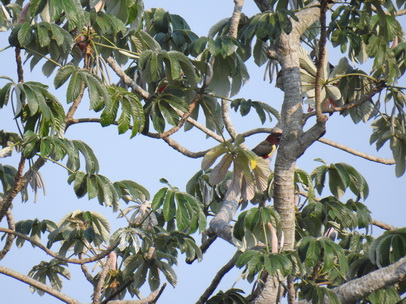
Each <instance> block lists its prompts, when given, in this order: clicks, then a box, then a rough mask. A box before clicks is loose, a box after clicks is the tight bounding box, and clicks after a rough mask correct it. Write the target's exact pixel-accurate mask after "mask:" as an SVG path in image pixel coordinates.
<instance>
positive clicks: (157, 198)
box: [151, 187, 169, 210]
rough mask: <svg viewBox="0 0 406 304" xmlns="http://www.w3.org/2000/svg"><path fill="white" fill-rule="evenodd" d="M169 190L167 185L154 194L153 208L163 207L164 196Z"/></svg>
mask: <svg viewBox="0 0 406 304" xmlns="http://www.w3.org/2000/svg"><path fill="white" fill-rule="evenodd" d="M168 190H169V189H168V188H166V187H165V188H162V189H160V190H159V191H158V192H157V193H156V194H155V195H154V198H153V199H152V204H151V207H152V209H153V210H157V209H158V208H159V207H161V206H162V205H163V203H164V198H165V196H166V193H167V192H168Z"/></svg>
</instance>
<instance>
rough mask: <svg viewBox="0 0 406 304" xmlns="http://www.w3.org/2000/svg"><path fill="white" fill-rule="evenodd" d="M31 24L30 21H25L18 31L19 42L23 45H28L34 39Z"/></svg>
mask: <svg viewBox="0 0 406 304" xmlns="http://www.w3.org/2000/svg"><path fill="white" fill-rule="evenodd" d="M31 30H32V29H31V25H30V23H29V22H24V23H23V25H22V26H21V28H20V30H19V31H18V42H19V43H20V45H21V46H26V45H28V44H29V43H30V42H31V40H32V39H33V35H32V31H31Z"/></svg>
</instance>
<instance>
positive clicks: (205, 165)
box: [201, 144, 228, 170]
mask: <svg viewBox="0 0 406 304" xmlns="http://www.w3.org/2000/svg"><path fill="white" fill-rule="evenodd" d="M227 151H228V148H227V147H226V146H225V145H224V144H220V145H218V146H216V147H214V148H213V149H211V150H210V151H209V152H207V153H206V154H205V156H204V157H203V160H202V166H201V167H202V170H207V169H209V168H210V167H211V165H213V163H214V162H215V161H216V160H217V158H218V157H219V156H220V155H222V154H224V153H226V152H227Z"/></svg>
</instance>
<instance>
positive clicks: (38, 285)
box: [0, 266, 79, 304]
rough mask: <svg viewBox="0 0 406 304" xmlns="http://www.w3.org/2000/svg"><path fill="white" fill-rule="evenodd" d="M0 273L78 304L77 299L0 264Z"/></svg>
mask: <svg viewBox="0 0 406 304" xmlns="http://www.w3.org/2000/svg"><path fill="white" fill-rule="evenodd" d="M0 273H2V274H4V275H6V276H9V277H11V278H14V279H16V280H19V281H20V282H23V283H26V284H28V285H31V286H33V287H35V288H37V289H39V290H42V291H43V292H46V293H47V294H49V295H51V296H53V297H55V298H57V299H59V300H61V301H63V302H65V303H68V304H79V301H78V300H76V299H74V298H71V297H69V296H67V295H65V294H64V293H62V292H60V291H58V290H56V289H54V288H52V287H49V286H47V285H45V284H43V283H41V282H38V281H37V280H34V279H33V278H30V277H29V276H26V275H23V274H21V273H19V272H17V271H14V270H12V269H9V268H6V267H3V266H0Z"/></svg>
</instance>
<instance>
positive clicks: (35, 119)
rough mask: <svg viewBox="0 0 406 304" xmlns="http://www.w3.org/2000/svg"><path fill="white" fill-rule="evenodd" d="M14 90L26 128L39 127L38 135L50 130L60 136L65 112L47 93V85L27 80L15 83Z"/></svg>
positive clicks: (56, 100) (36, 128) (63, 126)
mask: <svg viewBox="0 0 406 304" xmlns="http://www.w3.org/2000/svg"><path fill="white" fill-rule="evenodd" d="M14 91H15V93H16V94H17V102H18V103H19V105H18V107H19V108H21V111H22V118H23V121H25V122H26V127H25V128H26V130H32V131H34V130H38V127H39V134H40V136H46V135H48V134H49V133H50V132H51V133H53V134H57V135H59V136H62V134H63V133H64V131H65V118H64V117H65V112H64V109H63V107H62V105H61V104H60V102H59V101H58V99H57V98H56V97H55V96H54V95H52V94H51V93H49V91H48V86H46V85H43V84H41V83H39V82H34V81H28V82H24V83H18V84H16V85H15V87H14ZM24 105H27V107H24ZM37 114H38V115H37Z"/></svg>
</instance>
